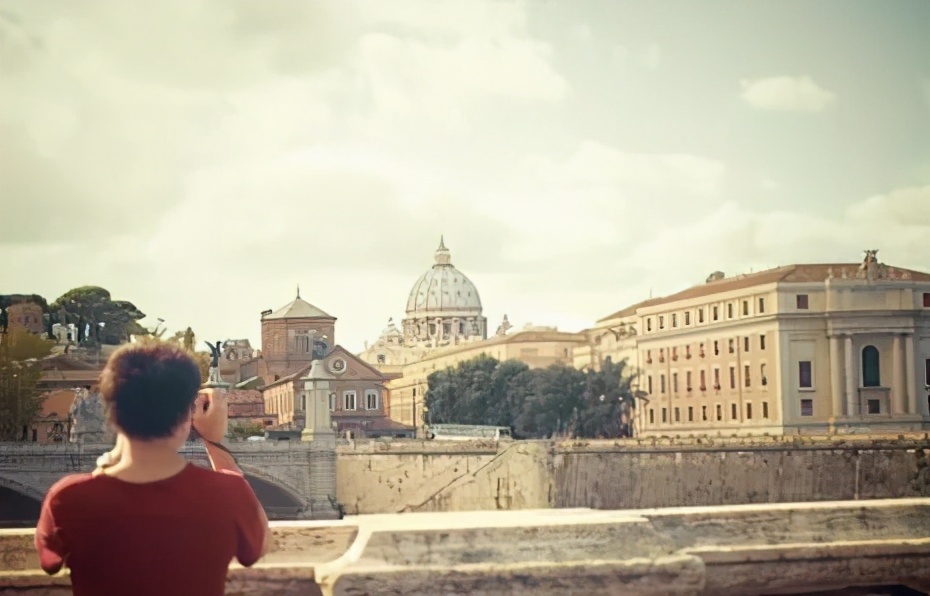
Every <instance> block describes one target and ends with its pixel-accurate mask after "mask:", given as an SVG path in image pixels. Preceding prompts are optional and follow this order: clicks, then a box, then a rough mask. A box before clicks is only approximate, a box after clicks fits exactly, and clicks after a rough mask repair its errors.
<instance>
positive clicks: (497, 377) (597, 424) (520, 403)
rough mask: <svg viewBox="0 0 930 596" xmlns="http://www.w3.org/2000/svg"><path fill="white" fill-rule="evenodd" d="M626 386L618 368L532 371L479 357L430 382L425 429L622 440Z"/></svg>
mask: <svg viewBox="0 0 930 596" xmlns="http://www.w3.org/2000/svg"><path fill="white" fill-rule="evenodd" d="M632 381H633V376H632V375H630V374H629V370H628V367H627V365H626V362H625V361H623V362H619V363H613V362H611V361H610V359H607V360H605V361H604V362H603V363H602V365H601V370H599V371H596V372H595V371H588V372H585V371H580V370H577V369H575V368H572V367H570V366H564V365H553V366H550V367H548V368H544V369H536V370H531V369H530V368H529V367H528V366H527V365H526V364H523V363H522V362H519V361H516V360H508V361H505V362H498V361H497V360H496V359H494V358H491V357H490V356H487V355H481V356H478V357H477V358H474V359H472V360H468V361H466V362H461V363H459V365H458V366H456V367H455V368H448V369H446V370H441V371H436V372H434V373H432V374H431V375H430V376H429V378H428V379H427V383H428V386H429V389H428V391H427V393H426V396H425V406H426V414H425V422H426V423H427V424H430V423H432V424H439V423H453V424H482V425H491V426H508V427H510V428H511V429H512V430H513V432H514V434H515V436H520V437H552V436H564V435H568V436H575V437H603V438H612V437H621V436H629V434H630V425H629V420H630V418H631V416H630V413H631V411H632V408H633V406H634V405H635V403H634V399H633V393H632V390H631V387H630V385H631V383H632Z"/></svg>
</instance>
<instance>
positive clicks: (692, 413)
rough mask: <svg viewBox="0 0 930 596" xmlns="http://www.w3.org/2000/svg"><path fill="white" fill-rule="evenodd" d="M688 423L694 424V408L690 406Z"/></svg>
mask: <svg viewBox="0 0 930 596" xmlns="http://www.w3.org/2000/svg"><path fill="white" fill-rule="evenodd" d="M688 422H694V407H693V406H688Z"/></svg>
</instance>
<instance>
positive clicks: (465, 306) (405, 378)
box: [359, 239, 585, 428]
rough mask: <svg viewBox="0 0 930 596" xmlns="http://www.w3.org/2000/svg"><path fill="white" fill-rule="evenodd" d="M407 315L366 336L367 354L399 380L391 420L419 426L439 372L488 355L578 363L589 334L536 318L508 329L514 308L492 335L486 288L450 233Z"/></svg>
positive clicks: (393, 383) (540, 363)
mask: <svg viewBox="0 0 930 596" xmlns="http://www.w3.org/2000/svg"><path fill="white" fill-rule="evenodd" d="M405 315H406V316H405V317H404V319H403V321H402V325H401V328H398V327H397V325H395V324H394V322H393V320H389V321H388V325H387V327H385V328H384V330H383V331H382V332H381V336H380V337H379V338H378V340H377V341H375V342H374V344H372V345H368V344H367V343H366V346H365V351H364V352H362V353H361V354H359V357H360V358H361V359H362V360H364V361H365V362H367V363H369V364H371V365H372V366H374V367H376V368H377V369H378V370H379V371H381V372H382V373H383V374H384V375H385V376H387V377H389V378H390V379H391V380H389V381H388V383H387V389H388V391H389V401H388V413H389V415H390V417H391V419H392V420H394V421H396V422H399V423H400V424H403V425H405V426H412V427H417V428H421V427H422V425H423V423H424V410H423V396H424V394H425V393H426V389H427V378H428V377H429V375H430V374H431V373H433V372H434V371H437V370H443V369H445V368H447V367H454V366H455V365H457V364H458V363H459V362H463V361H466V360H470V359H472V358H475V357H477V356H479V355H481V354H486V355H488V356H492V357H494V358H496V359H498V360H509V359H516V360H520V361H522V362H525V363H526V364H528V365H529V366H530V367H534V368H537V367H546V366H549V365H551V364H558V363H564V364H571V362H572V358H573V354H572V351H573V349H574V348H575V347H576V346H580V345H583V343H584V341H585V336H584V335H582V334H579V333H564V332H560V331H558V330H557V329H555V328H554V327H534V326H533V325H527V326H526V327H525V328H524V329H523V330H522V331H520V332H517V333H512V334H509V335H508V332H509V331H510V330H511V329H512V326H511V324H510V322H509V321H508V319H507V316H506V315H504V319H503V321H502V322H501V324H500V325H499V326H498V328H497V331H496V333H495V334H494V335H493V336H492V337H490V338H488V328H487V319H486V318H485V317H484V314H483V312H482V305H481V298H480V296H479V294H478V289H477V287H476V286H475V284H474V283H472V281H471V280H470V279H469V278H468V277H467V276H466V275H465V274H464V273H462V272H461V271H459V270H458V269H456V268H455V267H454V266H453V265H452V258H451V254H450V252H449V249H448V248H446V245H445V242H444V241H443V240H442V239H440V241H439V248H438V249H436V253H435V255H434V262H433V266H432V267H431V268H430V269H428V270H427V271H426V272H425V273H424V274H423V275H421V276H420V277H419V278H418V279H417V280H416V282H415V283H414V285H413V288H412V289H411V290H410V294H409V296H408V297H407V309H406V313H405Z"/></svg>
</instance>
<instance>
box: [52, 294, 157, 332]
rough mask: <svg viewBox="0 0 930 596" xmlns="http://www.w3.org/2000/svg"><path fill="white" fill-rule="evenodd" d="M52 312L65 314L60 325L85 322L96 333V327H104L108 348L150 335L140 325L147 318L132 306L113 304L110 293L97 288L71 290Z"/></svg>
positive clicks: (128, 303)
mask: <svg viewBox="0 0 930 596" xmlns="http://www.w3.org/2000/svg"><path fill="white" fill-rule="evenodd" d="M49 310H50V311H51V312H52V314H53V315H56V316H57V315H58V313H60V312H61V311H64V312H65V318H66V320H65V321H58V322H59V323H62V324H64V323H77V322H78V320H79V319H81V318H83V319H84V321H85V322H86V323H90V325H91V329H93V328H94V327H95V326H96V325H97V323H105V326H104V328H103V331H102V333H101V337H100V339H101V341H102V343H105V344H112V345H116V344H121V343H124V342H126V341H128V340H129V336H130V335H137V336H143V335H148V334H149V333H150V332H149V331H148V330H147V329H146V328H145V327H143V326H142V325H140V324H139V322H138V321H139V320H140V319H143V318H145V313H143V312H142V311H140V310H139V309H138V308H136V306H135V305H134V304H133V303H132V302H127V301H126V300H113V299H112V297H111V296H110V292H108V291H107V290H105V289H103V288H101V287H98V286H82V287H80V288H74V289H72V290H68V291H67V292H65V293H64V294H62V295H61V296H60V297H59V298H58V300H56V301H55V302H54V303H53V304H52V305H51V306H50V307H49Z"/></svg>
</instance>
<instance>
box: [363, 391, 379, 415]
mask: <svg viewBox="0 0 930 596" xmlns="http://www.w3.org/2000/svg"><path fill="white" fill-rule="evenodd" d="M378 394H379V391H378V390H377V389H366V390H365V409H366V410H378V409H380V408H381V404H380V401H381V400H380V399H379V397H380V396H379V395H378Z"/></svg>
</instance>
